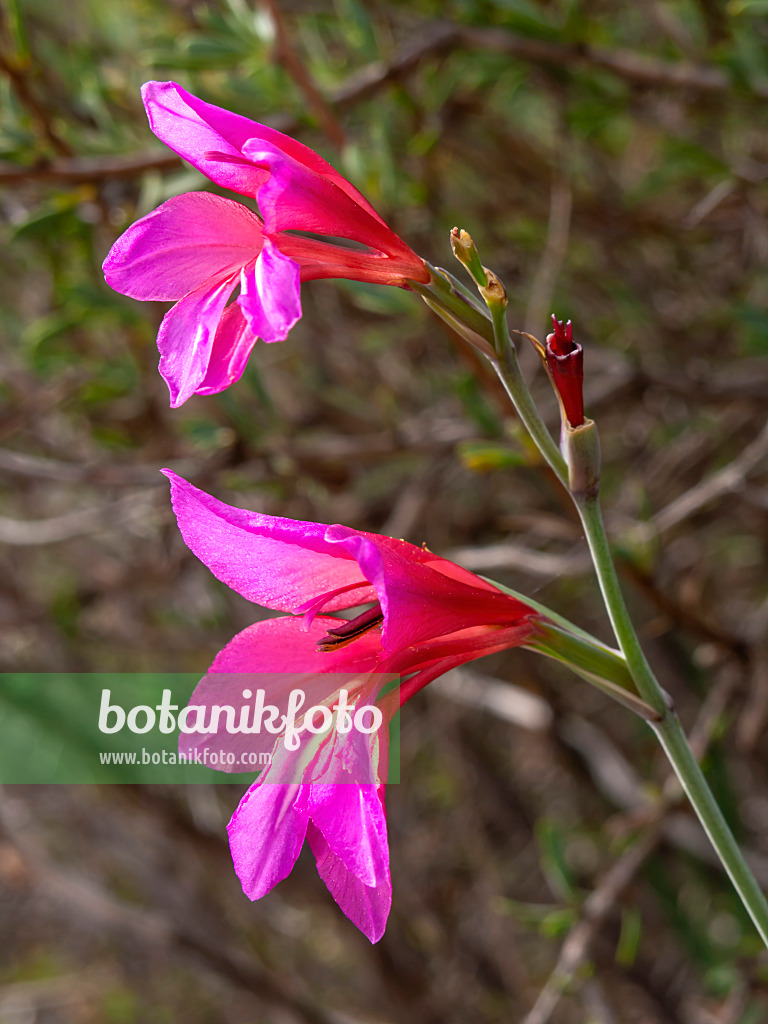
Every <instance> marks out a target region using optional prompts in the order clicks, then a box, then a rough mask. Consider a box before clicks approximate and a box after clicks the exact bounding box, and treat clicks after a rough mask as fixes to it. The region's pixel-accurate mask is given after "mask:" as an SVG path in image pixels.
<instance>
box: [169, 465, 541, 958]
mask: <svg viewBox="0 0 768 1024" xmlns="http://www.w3.org/2000/svg"><path fill="white" fill-rule="evenodd" d="M164 472H165V473H166V475H167V476H168V477H169V479H170V481H171V500H172V502H173V508H174V511H175V513H176V517H177V520H178V523H179V528H180V530H181V533H182V536H183V538H184V540H185V542H186V544H187V546H188V547H189V548H190V549H191V550H192V551H193V552H194V553H195V554H196V555H197V556H198V558H200V559H201V561H203V562H204V563H205V564H206V565H207V566H208V568H209V569H210V570H211V571H212V572H213V574H214V575H215V576H217V577H218V578H219V579H220V580H222V581H223V582H224V583H226V584H227V586H229V587H231V588H232V589H233V590H236V591H237V592H238V593H239V594H242V595H243V597H246V598H247V599H248V600H250V601H254V602H256V603H257V604H260V605H264V606H265V607H267V608H273V609H275V610H276V611H281V612H290V613H291V614H290V615H285V616H282V617H279V618H272V619H266V620H263V621H260V622H257V623H255V624H254V625H252V626H249V627H248V628H247V629H245V630H244V631H243V632H242V633H240V634H239V635H238V636H236V637H235V638H234V640H232V641H231V643H229V644H228V645H227V647H225V648H224V650H223V651H222V652H221V653H220V654H219V655H218V657H217V658H216V660H215V661H214V663H213V665H212V666H211V669H210V672H209V675H208V676H206V678H205V679H204V680H203V681H202V682H201V683H200V685H199V686H198V688H197V690H196V691H195V693H194V695H193V697H192V701H191V702H192V703H193V704H203V705H206V704H208V705H211V704H221V702H222V700H224V701H225V702H229V700H228V696H229V694H231V693H235V694H236V695H239V692H238V691H240V690H241V688H242V685H244V678H243V675H242V674H243V673H247V674H257V675H259V676H260V677H262V678H264V679H268V680H270V681H271V682H272V684H273V685H274V686H275V687H276V689H278V690H279V689H280V687H282V688H283V690H285V687H287V686H291V685H294V683H295V680H296V679H297V677H298V676H301V677H302V678H303V679H304V680H305V681H306V683H305V685H306V686H307V687H308V688H309V689H310V692H312V691H314V692H313V693H312V698H311V699H312V700H314V699H315V698H316V697H320V698H321V699H323V700H325V701H326V702H330V703H331V704H332V703H333V701H334V699H335V696H336V694H337V692H338V689H339V686H340V680H341V685H343V686H345V687H346V688H348V689H349V690H350V701H352V700H354V701H356V702H358V703H360V702H362V703H371V702H372V700H373V699H375V696H376V693H377V692H378V689H379V688H380V686H381V685H382V682H383V681H384V680H386V679H387V678H391V675H392V674H394V675H397V676H399V677H400V679H401V680H402V682H401V684H400V687H399V697H398V698H397V699H398V702H399V703H400V704H402V703H403V702H404V701H406V700H407V699H409V698H410V697H411V696H413V694H414V693H416V692H417V691H418V690H419V689H421V688H422V687H423V686H425V685H426V684H427V683H429V682H430V681H431V680H433V679H435V678H436V677H437V676H439V675H441V674H442V673H443V672H447V671H448V670H449V669H450V668H453V667H454V666H457V665H460V664H463V663H465V662H468V661H471V660H473V659H474V658H479V657H482V656H483V655H485V654H490V653H492V652H494V651H500V650H503V649H505V648H508V647H514V646H517V645H520V644H524V643H526V642H527V641H528V640H529V639H531V638H532V637H533V635H534V634H535V631H536V620H537V618H538V617H539V615H538V613H537V612H536V611H534V610H533V609H532V608H530V607H529V606H528V605H526V604H524V603H522V602H521V601H518V600H516V599H515V598H513V597H511V596H509V595H507V594H504V593H502V592H501V591H500V590H498V589H497V588H495V587H494V586H492V585H491V584H490V583H487V582H486V581H485V580H482V579H480V578H479V577H478V576H475V575H474V574H473V573H471V572H468V571H467V570H466V569H462V568H461V567H459V566H458V565H455V564H454V563H453V562H449V561H448V560H447V559H444V558H440V557H438V556H437V555H434V554H432V552H430V551H428V550H426V548H419V547H415V546H414V545H413V544H408V543H406V542H405V541H402V540H394V539H392V538H391V537H382V536H379V535H377V534H373V533H365V532H362V531H359V530H352V529H349V528H348V527H345V526H324V525H323V524H321V523H305V522H297V521H295V520H292V519H279V518H276V517H273V516H267V515H261V514H259V513H257V512H249V511H247V510H244V509H238V508H233V507H231V506H229V505H225V504H224V503H223V502H221V501H218V500H217V499H216V498H213V497H211V496H210V495H209V494H206V493H205V492H203V491H201V490H199V489H198V488H196V487H193V486H192V485H191V484H189V483H187V482H186V481H185V480H182V479H181V478H180V477H178V476H177V475H176V474H175V473H172V472H171V471H169V470H165V471H164ZM360 605H367V606H369V607H368V610H367V611H364V612H362V613H361V614H360V615H358V616H356V617H355V618H353V619H352V620H349V621H348V620H346V619H339V618H335V617H333V616H331V615H329V614H327V613H328V612H335V611H339V610H341V609H344V608H351V607H355V606H360ZM324 680H325V681H324ZM245 685H248V684H247V683H245ZM257 685H258V684H257ZM261 685H263V683H262V684H261ZM275 696H276V697H279V694H276V695H275ZM396 696H397V694H396ZM385 700H387V698H385ZM393 710H394V708H393V707H389V708H388V709H387V711H386V713H385V718H386V717H387V716H388V715H390V714H391V713H392V711H393ZM264 740H265V738H261V737H258V736H254V735H251V736H247V737H243V736H242V735H236V736H225V735H217V736H216V737H215V745H216V746H217V747H225V748H228V749H230V750H232V751H240V752H242V750H243V749H244V745H245V744H248V745H249V749H266V747H264V746H262V747H259V743H260V742H261V743H262V744H263V743H264ZM208 742H209V741H208V740H206V739H198V738H195V741H194V742H191V743H189V742H188V743H187V744H186V746H187V749H189V748H190V747H193V746H195V745H198V746H204V745H206V744H207V743H208ZM211 742H213V741H211ZM350 744H351V746H350ZM384 746H385V744H384V741H383V739H382V737H376V738H371V739H369V740H367V741H366V738H365V737H361V736H359V735H358V736H357V737H355V738H354V739H348V740H347V742H346V744H344V743H342V742H341V741H340V740H339V739H338V738H335V739H334V740H333V741H331V740H326V741H322V742H319V741H318V742H317V743H315V744H313V743H311V742H310V743H309V744H307V745H304V744H303V745H302V749H300V750H298V751H295V752H293V751H291V752H285V751H280V753H279V756H278V757H276V758H275V759H274V760H273V763H272V766H271V767H270V768H269V769H268V771H267V772H265V773H264V775H263V776H262V777H260V779H259V780H258V781H257V782H256V783H255V784H254V785H253V786H252V787H251V788H250V789H249V790H248V792H247V793H246V795H245V796H244V798H243V800H242V801H241V803H240V806H239V807H238V809H237V811H236V812H235V814H234V816H233V818H232V821H231V822H230V825H229V838H230V846H231V849H232V856H233V860H234V864H235V869H236V871H237V874H238V876H239V878H240V880H241V882H242V884H243V889H244V891H245V892H246V894H247V895H248V896H250V897H251V899H256V898H258V897H259V896H262V895H263V894H264V893H266V892H268V891H269V889H271V888H272V886H273V885H275V884H276V883H277V882H278V881H280V879H282V878H284V877H285V876H286V875H287V874H288V873H289V872H290V870H291V868H292V867H293V864H294V862H295V860H296V857H297V856H298V853H299V850H300V849H301V846H302V843H303V841H304V838H305V836H306V837H307V838H308V839H309V842H310V845H311V847H312V850H313V852H314V853H315V857H316V859H317V863H318V870H319V871H320V874H321V876H322V878H323V880H324V881H325V882H326V884H327V886H328V888H329V890H330V892H331V894H332V895H333V897H334V898H335V899H336V901H337V902H338V903H339V905H340V906H341V908H342V910H343V911H344V912H345V913H346V914H347V916H348V917H350V918H351V920H352V921H354V923H355V924H356V925H357V926H358V927H359V928H360V929H361V930H362V931H363V932H364V933H365V934H366V935H367V936H368V937H369V938H370V939H371V941H376V940H378V939H379V938H380V937H381V935H382V934H383V931H384V925H385V924H386V919H387V914H388V913H389V906H390V901H391V883H390V880H389V856H388V847H387V833H386V819H385V817H384V805H383V790H384V787H383V781H384V780H385V779H386V749H384ZM297 764H300V765H302V766H303V767H302V771H303V772H304V774H303V776H302V778H303V780H304V784H300V783H299V782H298V779H297V777H296V775H295V772H296V766H297ZM349 780H352V781H353V782H362V783H363V784H361V785H350V784H347V785H342V784H340V783H343V782H345V781H346V782H349ZM273 781H277V782H284V783H290V784H284V785H269V783H270V782H273ZM334 783H336V784H334Z"/></svg>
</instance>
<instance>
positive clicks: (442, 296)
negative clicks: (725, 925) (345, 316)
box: [411, 268, 768, 947]
mask: <svg viewBox="0 0 768 1024" xmlns="http://www.w3.org/2000/svg"><path fill="white" fill-rule="evenodd" d="M430 269H431V270H432V280H431V281H430V283H429V284H428V285H426V286H424V285H413V284H412V285H411V286H412V287H413V288H414V291H418V292H419V294H421V296H422V298H424V300H425V301H426V302H427V304H428V305H429V306H430V307H431V308H432V309H433V310H434V311H435V312H437V313H438V314H439V315H440V316H442V317H443V319H444V320H446V322H448V323H450V324H451V326H453V327H454V328H455V329H456V330H457V331H458V333H459V334H460V335H461V336H462V337H464V338H466V339H467V340H468V341H470V343H472V344H473V345H475V347H476V348H478V349H479V350H480V351H482V352H483V353H484V355H486V356H487V358H488V360H489V362H490V363H491V365H492V366H493V368H494V370H495V371H496V374H497V375H498V377H499V379H500V380H501V382H502V384H503V385H504V388H505V390H506V392H507V394H508V395H509V397H510V399H511V400H512V403H513V405H514V406H515V408H516V410H517V413H518V415H519V417H520V419H521V420H522V422H523V424H524V425H525V427H526V428H527V430H528V432H529V434H530V435H531V437H532V439H533V441H534V442H535V444H536V446H537V447H538V449H539V451H540V452H541V454H542V456H543V457H544V458H545V459H546V461H547V463H548V464H549V466H550V467H551V469H552V470H553V472H554V473H555V475H556V476H557V478H558V480H559V481H560V482H561V483H562V484H563V486H564V487H565V488H566V489H567V490H568V492H569V494H570V495H571V498H572V500H573V502H574V504H575V505H576V508H577V509H578V512H579V515H580V517H581V522H582V525H583V527H584V533H585V535H586V538H587V542H588V544H589V549H590V552H591V555H592V561H593V563H594V566H595V571H596V573H597V577H598V580H599V583H600V589H601V591H602V594H603V600H604V601H605V606H606V609H607V612H608V616H609V618H610V620H611V625H612V626H613V631H614V634H615V636H616V639H617V641H618V644H619V648H620V649H621V653H622V655H623V659H621V660H622V661H623V662H624V665H623V667H621V668H620V667H619V666H618V665H617V662H616V652H613V659H612V658H611V657H610V655H609V654H607V653H606V652H610V648H605V647H604V646H603V645H599V642H598V641H594V640H593V638H590V637H588V636H587V635H586V634H584V633H583V632H582V631H580V630H575V629H574V628H573V627H572V626H571V625H570V624H569V623H566V622H564V621H562V620H560V621H559V622H558V620H557V618H556V617H553V616H552V614H551V613H549V612H548V611H547V610H546V609H544V610H543V611H544V613H545V614H546V615H548V616H549V618H550V619H551V620H552V623H553V624H552V626H551V629H550V632H549V635H548V636H547V637H545V638H541V639H540V640H539V642H538V644H537V643H536V640H535V639H534V641H533V642H532V643H531V644H529V645H528V646H532V647H533V648H534V649H537V650H539V651H540V653H543V654H547V655H549V656H550V657H554V658H557V659H558V660H560V661H563V662H565V663H566V664H568V665H569V666H570V667H571V668H572V669H573V671H575V672H577V673H578V674H579V675H581V676H583V677H584V678H586V679H588V680H589V681H590V682H592V683H595V684H596V685H599V686H602V689H604V690H605V691H606V692H608V693H610V694H611V696H613V697H614V698H616V699H618V700H620V701H621V702H622V703H624V704H626V705H628V706H631V707H632V710H633V711H635V712H637V713H639V714H641V715H643V717H644V718H646V720H647V721H648V724H649V725H650V726H651V728H652V729H653V730H654V732H655V733H656V735H657V737H658V739H659V742H660V743H661V746H662V748H663V750H664V752H665V753H666V755H667V757H668V758H669V761H670V764H671V765H672V768H673V769H674V771H675V774H676V775H677V777H678V779H679V780H680V783H681V784H682V786H683V789H684V790H685V792H686V794H687V795H688V799H689V800H690V802H691V805H692V807H693V809H694V811H695V812H696V815H697V816H698V818H699V821H700V822H701V825H702V826H703V828H704V830H705V832H706V833H707V835H708V836H709V838H710V841H711V842H712V845H713V846H714V848H715V850H716V851H717V854H718V857H719V858H720V861H721V862H722V864H723V867H724V868H725V870H726V871H727V873H728V875H729V876H730V879H731V881H732V882H733V884H734V886H735V888H736V890H737V892H738V893H739V896H740V897H741V900H742V902H743V904H744V906H745V907H746V909H747V911H748V912H749V914H750V916H751V918H752V920H753V922H754V924H755V927H756V928H757V930H758V932H759V933H760V936H761V938H762V939H763V942H764V943H765V945H766V946H767V947H768V902H766V899H765V896H764V894H763V893H762V891H761V890H760V887H759V886H758V884H757V881H756V880H755V877H754V875H753V874H752V872H751V870H750V868H749V866H748V865H747V863H746V861H745V860H744V857H743V855H742V853H741V850H740V849H739V847H738V845H737V843H736V840H735V839H734V838H733V835H732V833H731V830H730V829H729V827H728V824H727V822H726V820H725V818H724V817H723V814H722V812H721V810H720V808H719V807H718V805H717V803H716V801H715V798H714V797H713V795H712V792H711V790H710V788H709V786H708V784H707V781H706V779H705V777H704V773H703V772H702V770H701V768H700V767H699V764H698V762H697V761H696V758H695V757H694V754H693V751H692V750H691V747H690V744H689V742H688V740H687V738H686V736H685V733H684V732H683V729H682V727H681V725H680V722H679V720H678V718H677V714H676V713H675V710H674V708H673V706H672V702H671V700H670V698H669V696H668V695H667V694H666V693H665V692H664V690H663V689H662V687H661V685H660V684H659V682H658V680H657V679H656V677H655V675H654V674H653V671H652V670H651V667H650V665H649V664H648V662H647V660H646V658H645V655H644V653H643V650H642V648H641V646H640V641H639V640H638V637H637V634H636V632H635V629H634V626H633V625H632V620H631V619H630V617H629V612H628V610H627V606H626V604H625V603H624V597H623V595H622V592H621V588H620V586H619V580H618V576H617V574H616V568H615V566H614V564H613V558H612V556H611V550H610V546H609V544H608V538H607V536H606V533H605V526H604V524H603V518H602V513H601V510H600V503H599V498H598V489H599V444H598V439H597V431H596V428H595V426H594V424H593V423H592V422H591V421H586V422H585V423H584V424H582V425H581V426H577V427H576V429H574V428H571V430H570V432H569V431H568V430H566V431H565V434H564V441H565V456H564V454H563V453H562V452H561V450H560V448H559V447H558V446H557V444H556V443H555V441H554V439H553V437H552V435H551V434H550V432H549V431H548V430H547V427H546V425H545V424H544V422H543V420H542V419H541V417H540V416H539V413H538V410H537V409H536V406H535V405H534V402H533V398H532V397H531V393H530V391H529V390H528V387H527V385H526V383H525V381H524V379H523V376H522V373H521V372H520V365H519V363H518V360H517V352H516V350H515V346H514V344H513V342H512V339H511V337H510V334H509V328H508V326H507V317H506V295H505V293H504V288H503V285H502V284H501V282H500V281H498V278H496V277H495V275H492V274H490V272H487V273H488V285H489V287H487V288H484V287H480V292H481V294H482V295H483V298H484V299H485V301H486V303H487V306H488V312H489V313H490V316H491V322H492V326H493V330H492V333H491V332H490V331H489V327H490V326H491V324H489V322H488V319H487V317H486V316H483V315H482V313H481V312H480V311H478V309H477V307H476V305H475V303H474V302H472V301H471V299H470V298H469V297H467V296H466V292H465V290H464V289H463V288H457V287H455V285H452V283H451V282H450V281H449V280H448V278H447V276H444V275H443V276H441V274H440V272H437V271H435V270H434V268H430ZM483 270H484V272H486V271H485V268H483ZM491 283H493V284H494V285H495V286H496V287H495V288H494V289H493V290H491V288H490V285H491ZM462 293H464V294H462ZM567 340H569V339H567ZM489 342H490V344H489ZM502 589H506V588H502ZM526 600H528V599H526ZM529 603H530V601H529ZM559 627H560V628H559ZM601 646H603V650H602V651H600V650H599V648H600V647H601ZM585 659H586V660H585ZM625 669H626V670H628V673H629V676H630V677H631V680H632V682H633V683H634V686H635V688H636V689H637V692H638V694H639V697H634V695H630V696H631V698H632V699H631V700H628V699H627V697H628V691H627V690H626V688H625V687H626V682H627V679H626V672H625Z"/></svg>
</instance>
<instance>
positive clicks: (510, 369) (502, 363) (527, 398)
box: [488, 307, 568, 487]
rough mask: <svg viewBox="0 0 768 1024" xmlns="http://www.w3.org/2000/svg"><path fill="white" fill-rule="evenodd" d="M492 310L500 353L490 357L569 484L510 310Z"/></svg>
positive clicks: (544, 450)
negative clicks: (529, 380) (531, 385)
mask: <svg viewBox="0 0 768 1024" xmlns="http://www.w3.org/2000/svg"><path fill="white" fill-rule="evenodd" d="M491 313H492V316H493V336H494V342H495V347H496V355H495V356H489V357H488V359H489V361H490V363H491V366H492V367H493V368H494V370H495V371H496V374H497V376H498V378H499V380H500V381H501V383H502V384H503V385H504V390H505V391H506V392H507V394H508V395H509V397H510V398H511V399H512V404H513V405H514V407H515V409H517V414H518V416H519V417H520V419H521V420H522V422H523V424H524V425H525V428H526V430H527V431H528V433H529V434H530V435H531V437H532V438H533V440H534V442H535V444H536V447H537V448H538V449H539V451H540V452H541V454H542V455H543V456H544V458H545V459H546V461H547V463H548V464H549V466H550V468H551V469H552V471H553V472H554V474H555V476H556V477H557V479H558V480H559V481H560V483H561V484H562V485H563V486H564V487H567V486H568V467H567V466H566V464H565V459H564V458H563V456H562V454H561V452H560V449H559V448H558V447H557V444H556V443H555V440H554V438H553V437H552V435H551V434H550V432H549V431H548V430H547V427H546V424H545V423H544V421H543V420H542V418H541V416H539V411H538V409H537V408H536V405H535V404H534V401H533V397H532V396H531V393H530V391H529V390H528V385H527V384H526V383H525V380H524V379H523V374H522V372H521V370H520V363H519V362H518V359H517V350H516V349H515V345H514V342H513V341H512V339H511V338H510V336H509V328H508V327H507V315H506V310H503V309H500V308H498V307H497V308H495V309H494V308H491Z"/></svg>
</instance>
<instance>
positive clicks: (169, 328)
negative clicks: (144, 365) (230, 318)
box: [157, 276, 236, 409]
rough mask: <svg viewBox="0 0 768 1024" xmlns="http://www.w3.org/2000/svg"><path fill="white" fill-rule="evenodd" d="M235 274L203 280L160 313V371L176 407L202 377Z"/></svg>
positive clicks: (172, 402) (172, 405)
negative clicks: (173, 304) (217, 278)
mask: <svg viewBox="0 0 768 1024" xmlns="http://www.w3.org/2000/svg"><path fill="white" fill-rule="evenodd" d="M235 282H236V277H234V276H230V277H225V278H224V279H223V280H219V281H213V282H211V281H206V283H205V284H203V285H201V286H200V287H199V288H196V289H195V290H194V291H191V292H190V293H189V295H185V296H184V298H183V299H181V300H180V301H179V302H177V303H176V305H175V306H173V308H172V309H169V310H168V312H167V313H166V314H165V316H164V317H163V322H162V324H161V325H160V331H159V332H158V335H157V347H158V349H159V350H160V373H161V375H162V377H163V378H164V379H165V382H166V384H167V385H168V389H169V391H170V392H171V407H172V408H174V409H175V408H177V407H178V406H180V405H182V404H183V403H184V402H186V400H187V399H188V398H190V397H191V396H192V395H193V394H194V393H195V391H197V389H198V387H199V386H200V384H201V383H202V382H203V381H204V380H205V376H206V374H207V372H208V363H209V361H210V357H211V350H212V348H213V339H214V337H215V335H216V331H217V329H218V325H219V320H220V319H221V315H222V313H223V312H224V307H225V306H226V304H227V299H228V298H229V296H230V295H231V294H232V290H233V289H234V287H235Z"/></svg>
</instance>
